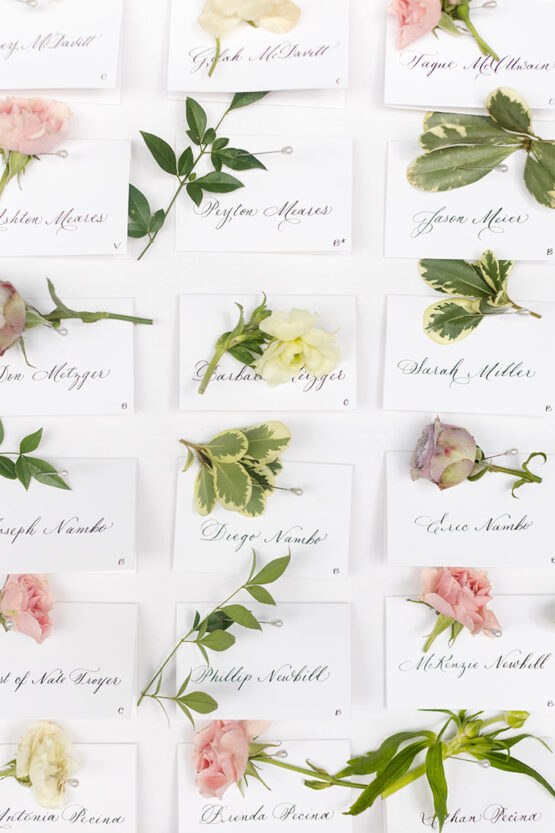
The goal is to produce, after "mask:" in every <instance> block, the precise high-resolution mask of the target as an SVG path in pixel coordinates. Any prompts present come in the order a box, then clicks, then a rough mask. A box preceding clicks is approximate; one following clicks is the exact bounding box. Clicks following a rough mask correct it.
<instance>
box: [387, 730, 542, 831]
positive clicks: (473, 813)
mask: <svg viewBox="0 0 555 833" xmlns="http://www.w3.org/2000/svg"><path fill="white" fill-rule="evenodd" d="M492 728H493V729H495V726H493V727H492ZM545 740H546V743H547V744H548V745H549V746H550V747H551V748H553V739H551V738H546V739H545ZM513 752H514V754H515V755H516V757H517V758H519V760H522V761H524V762H525V763H527V764H528V765H529V766H531V767H533V768H534V769H535V770H536V771H537V772H540V773H541V774H542V775H543V777H544V778H545V779H546V780H547V781H548V782H549V783H550V784H553V782H554V781H555V755H553V754H552V753H551V752H549V751H548V750H547V749H546V748H545V747H544V746H542V745H541V744H540V743H538V742H537V741H534V740H528V741H524V742H523V743H522V744H519V745H518V746H517V747H516V748H515V749H514V750H513ZM470 760H472V759H470ZM445 771H446V774H447V782H448V784H449V800H448V808H449V815H448V817H447V819H446V822H445V828H444V829H445V831H446V833H449V831H453V830H473V831H474V833H487V832H488V831H489V830H491V829H492V825H494V826H495V829H496V830H500V831H515V833H516V831H518V833H522V831H526V830H533V831H535V833H551V831H552V830H553V829H554V827H555V802H554V801H553V797H552V796H551V795H550V794H549V793H548V791H547V790H546V789H544V788H543V787H542V786H540V784H538V783H537V782H536V781H534V780H533V779H532V778H529V777H527V776H526V775H511V774H507V773H506V772H502V771H500V770H498V769H494V767H490V768H489V769H484V768H483V767H481V766H478V764H476V765H472V766H471V765H470V764H465V763H463V762H462V761H460V760H457V759H456V758H452V759H450V760H447V761H445ZM385 812H386V818H387V826H386V830H387V833H421V832H422V831H426V830H437V822H436V823H434V821H433V818H434V809H433V801H432V797H431V793H430V788H429V786H428V783H427V781H426V779H425V778H419V779H418V781H415V782H414V783H413V784H411V785H410V786H408V787H406V788H405V789H403V790H400V791H399V792H398V793H396V794H395V795H392V796H390V797H389V798H388V799H387V801H386V802H385Z"/></svg>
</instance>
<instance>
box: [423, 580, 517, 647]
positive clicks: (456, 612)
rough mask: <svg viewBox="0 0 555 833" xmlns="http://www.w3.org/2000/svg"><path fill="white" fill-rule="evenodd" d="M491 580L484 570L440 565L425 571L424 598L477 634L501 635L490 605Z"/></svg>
mask: <svg viewBox="0 0 555 833" xmlns="http://www.w3.org/2000/svg"><path fill="white" fill-rule="evenodd" d="M490 591H491V584H490V581H489V578H488V574H487V573H486V572H485V571H484V570H471V569H468V568H464V567H441V568H438V569H429V570H424V571H423V572H422V594H421V596H420V601H421V602H426V604H428V605H430V607H433V608H434V610H437V612H438V613H442V614H443V615H444V616H449V617H450V618H451V619H455V620H456V621H457V622H460V623H461V625H464V627H465V628H468V630H469V631H470V633H471V634H472V635H473V636H475V635H476V634H477V633H485V635H486V636H498V635H500V633H501V625H500V624H499V622H498V620H497V617H496V616H495V614H494V613H492V611H491V610H488V609H487V605H488V604H489V602H491V595H490Z"/></svg>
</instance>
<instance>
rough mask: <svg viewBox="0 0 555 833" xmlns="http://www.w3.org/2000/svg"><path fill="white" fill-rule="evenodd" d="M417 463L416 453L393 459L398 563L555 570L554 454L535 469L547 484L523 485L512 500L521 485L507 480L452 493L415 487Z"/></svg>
mask: <svg viewBox="0 0 555 833" xmlns="http://www.w3.org/2000/svg"><path fill="white" fill-rule="evenodd" d="M498 433H499V432H498ZM415 445H416V442H415ZM509 445H510V443H509ZM502 450H503V449H502ZM497 451H498V449H497V448H493V449H491V451H490V450H489V449H488V450H486V452H485V453H486V454H487V453H492V454H495V453H496V452H497ZM527 456H528V455H527V454H526V455H524V454H521V455H519V457H518V458H516V459H522V460H525V459H526V458H527ZM410 458H411V452H388V453H387V455H386V472H387V560H388V561H389V563H390V564H397V565H401V564H402V565H407V566H408V565H412V566H422V565H426V564H441V565H443V566H452V567H458V566H461V565H469V563H470V565H471V566H476V565H477V564H479V565H480V566H481V567H535V568H538V567H547V566H551V565H552V564H553V563H555V561H554V560H553V559H554V558H555V552H554V549H553V544H552V527H553V505H554V501H555V458H554V457H553V455H548V457H547V463H546V464H545V465H543V464H542V461H541V460H539V461H538V458H536V460H534V461H533V462H532V463H531V465H532V467H534V466H535V465H536V464H537V468H534V469H533V470H534V471H535V472H536V473H537V474H539V476H541V477H542V483H539V484H538V483H531V484H526V485H525V486H523V487H522V489H520V490H519V492H518V500H517V499H515V498H513V497H512V495H511V488H512V485H513V483H514V482H515V481H514V478H513V479H511V478H510V477H509V476H506V475H503V474H486V475H485V476H484V477H482V478H481V480H479V481H476V482H474V483H471V482H470V481H468V480H467V481H464V482H463V483H461V484H459V485H458V486H455V487H453V488H451V489H445V490H444V491H440V490H439V489H438V488H437V486H435V485H434V484H433V483H430V482H429V481H427V480H418V481H416V482H413V481H412V480H411V477H410ZM509 459H510V460H511V462H514V461H515V458H514V457H511V458H509ZM509 465H510V464H509Z"/></svg>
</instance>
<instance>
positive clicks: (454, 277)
mask: <svg viewBox="0 0 555 833" xmlns="http://www.w3.org/2000/svg"><path fill="white" fill-rule="evenodd" d="M418 268H419V270H420V275H421V277H422V280H423V281H424V282H425V283H427V284H428V286H431V287H432V289H435V290H436V292H444V293H445V294H447V295H464V296H465V297H466V298H489V297H490V296H491V294H492V288H491V287H490V286H489V285H488V284H487V283H486V281H485V280H484V278H483V277H482V275H481V274H480V273H479V272H477V271H476V270H475V269H474V268H473V267H472V265H471V264H470V263H467V261H466V260H438V259H433V260H428V259H425V260H421V261H419V263H418Z"/></svg>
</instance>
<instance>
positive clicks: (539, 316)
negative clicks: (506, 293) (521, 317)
mask: <svg viewBox="0 0 555 833" xmlns="http://www.w3.org/2000/svg"><path fill="white" fill-rule="evenodd" d="M508 300H509V302H510V303H511V304H512V306H513V309H516V310H523V309H524V307H521V306H520V305H519V304H515V302H514V301H513V300H511V298H509V299H508ZM526 312H527V313H528V314H529V315H531V316H532V318H541V315H539V314H538V313H537V312H532V310H531V309H527V310H526Z"/></svg>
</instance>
